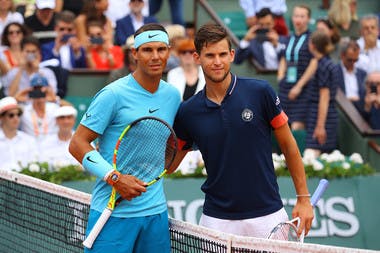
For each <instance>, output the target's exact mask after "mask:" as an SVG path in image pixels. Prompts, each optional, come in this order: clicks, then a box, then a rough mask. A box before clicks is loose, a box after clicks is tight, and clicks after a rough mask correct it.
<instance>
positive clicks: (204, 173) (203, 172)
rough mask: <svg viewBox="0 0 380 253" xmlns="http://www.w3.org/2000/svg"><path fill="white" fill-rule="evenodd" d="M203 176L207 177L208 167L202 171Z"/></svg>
mask: <svg viewBox="0 0 380 253" xmlns="http://www.w3.org/2000/svg"><path fill="white" fill-rule="evenodd" d="M202 175H204V176H207V170H206V167H204V168H203V169H202Z"/></svg>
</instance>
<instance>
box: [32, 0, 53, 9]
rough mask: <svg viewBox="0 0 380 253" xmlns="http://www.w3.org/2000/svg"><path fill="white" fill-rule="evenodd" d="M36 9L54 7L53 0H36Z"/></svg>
mask: <svg viewBox="0 0 380 253" xmlns="http://www.w3.org/2000/svg"><path fill="white" fill-rule="evenodd" d="M36 6H37V9H54V8H55V0H36Z"/></svg>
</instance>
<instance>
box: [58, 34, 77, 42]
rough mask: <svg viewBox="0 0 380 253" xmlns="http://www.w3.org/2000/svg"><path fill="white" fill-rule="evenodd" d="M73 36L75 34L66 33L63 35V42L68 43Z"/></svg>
mask: <svg viewBox="0 0 380 253" xmlns="http://www.w3.org/2000/svg"><path fill="white" fill-rule="evenodd" d="M73 36H74V35H72V34H65V35H63V36H62V38H61V42H63V43H66V42H67V41H68V40H69V39H70V38H71V37H73Z"/></svg>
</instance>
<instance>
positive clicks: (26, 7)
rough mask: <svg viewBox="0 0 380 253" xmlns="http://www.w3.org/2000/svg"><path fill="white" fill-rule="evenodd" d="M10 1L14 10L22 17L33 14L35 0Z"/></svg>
mask: <svg viewBox="0 0 380 253" xmlns="http://www.w3.org/2000/svg"><path fill="white" fill-rule="evenodd" d="M12 2H13V5H14V8H15V10H16V11H17V12H18V13H20V14H21V15H22V16H24V18H26V17H29V16H31V15H33V13H34V11H35V9H36V6H35V0H13V1H12Z"/></svg>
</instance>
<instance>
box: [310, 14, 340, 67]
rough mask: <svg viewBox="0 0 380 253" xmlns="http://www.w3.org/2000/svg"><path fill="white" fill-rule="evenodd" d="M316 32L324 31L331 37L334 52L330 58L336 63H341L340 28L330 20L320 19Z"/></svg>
mask: <svg viewBox="0 0 380 253" xmlns="http://www.w3.org/2000/svg"><path fill="white" fill-rule="evenodd" d="M316 30H319V31H322V32H325V33H327V35H329V37H330V40H331V43H332V45H333V47H334V48H333V51H331V52H330V57H331V58H332V59H333V60H334V61H335V62H338V61H339V47H338V45H339V42H340V34H339V30H338V28H337V27H336V26H335V25H334V24H333V23H332V22H331V21H330V20H328V19H325V18H320V19H318V20H317V23H316Z"/></svg>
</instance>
